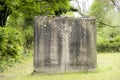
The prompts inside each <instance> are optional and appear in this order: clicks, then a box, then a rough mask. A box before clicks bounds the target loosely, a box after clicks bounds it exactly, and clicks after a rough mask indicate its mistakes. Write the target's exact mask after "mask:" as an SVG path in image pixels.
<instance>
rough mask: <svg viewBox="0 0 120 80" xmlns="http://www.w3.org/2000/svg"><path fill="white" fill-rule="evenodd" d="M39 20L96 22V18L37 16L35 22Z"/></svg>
mask: <svg viewBox="0 0 120 80" xmlns="http://www.w3.org/2000/svg"><path fill="white" fill-rule="evenodd" d="M38 19H46V20H47V19H48V20H52V19H74V20H78V19H80V20H96V18H94V17H58V16H55V17H53V16H35V18H34V20H38Z"/></svg>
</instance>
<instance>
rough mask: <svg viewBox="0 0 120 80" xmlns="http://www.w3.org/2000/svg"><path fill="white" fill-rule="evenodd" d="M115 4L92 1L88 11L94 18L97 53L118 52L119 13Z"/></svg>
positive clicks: (119, 39) (109, 0) (119, 45)
mask: <svg viewBox="0 0 120 80" xmlns="http://www.w3.org/2000/svg"><path fill="white" fill-rule="evenodd" d="M112 1H113V3H112ZM115 4H117V2H116V0H94V2H93V4H92V6H91V9H90V11H89V15H90V16H95V17H96V22H97V50H98V52H106V51H107V52H119V51H120V23H119V21H120V12H118V11H117V10H116V9H115V7H118V6H117V5H115Z"/></svg>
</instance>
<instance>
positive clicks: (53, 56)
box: [34, 17, 96, 73]
mask: <svg viewBox="0 0 120 80" xmlns="http://www.w3.org/2000/svg"><path fill="white" fill-rule="evenodd" d="M34 22H35V27H34V70H35V71H36V72H40V73H62V72H78V71H84V70H91V69H95V68H96V27H95V19H91V18H60V17H55V18H49V17H36V18H35V20H34Z"/></svg>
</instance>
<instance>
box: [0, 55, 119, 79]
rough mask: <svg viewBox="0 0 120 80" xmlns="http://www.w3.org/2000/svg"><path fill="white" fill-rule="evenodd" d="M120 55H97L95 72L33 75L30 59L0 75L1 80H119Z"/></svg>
mask: <svg viewBox="0 0 120 80" xmlns="http://www.w3.org/2000/svg"><path fill="white" fill-rule="evenodd" d="M119 61H120V54H118V53H116V54H113V53H107V54H103V53H102V54H99V55H98V61H97V64H98V65H97V69H96V71H95V72H74V73H63V74H51V75H45V74H33V73H32V72H33V65H32V63H33V61H32V58H30V59H29V60H27V61H26V62H24V63H23V64H19V65H16V66H15V67H13V68H11V69H9V70H8V71H5V72H4V73H0V78H1V80H120V76H119V74H120V62H119Z"/></svg>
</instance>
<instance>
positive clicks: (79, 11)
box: [75, 0, 85, 16]
mask: <svg viewBox="0 0 120 80" xmlns="http://www.w3.org/2000/svg"><path fill="white" fill-rule="evenodd" d="M75 1H76V3H77V5H78V8H79V10H78V13H79V14H80V15H81V16H85V15H84V14H83V13H82V12H81V7H80V5H79V2H78V0H75Z"/></svg>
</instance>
